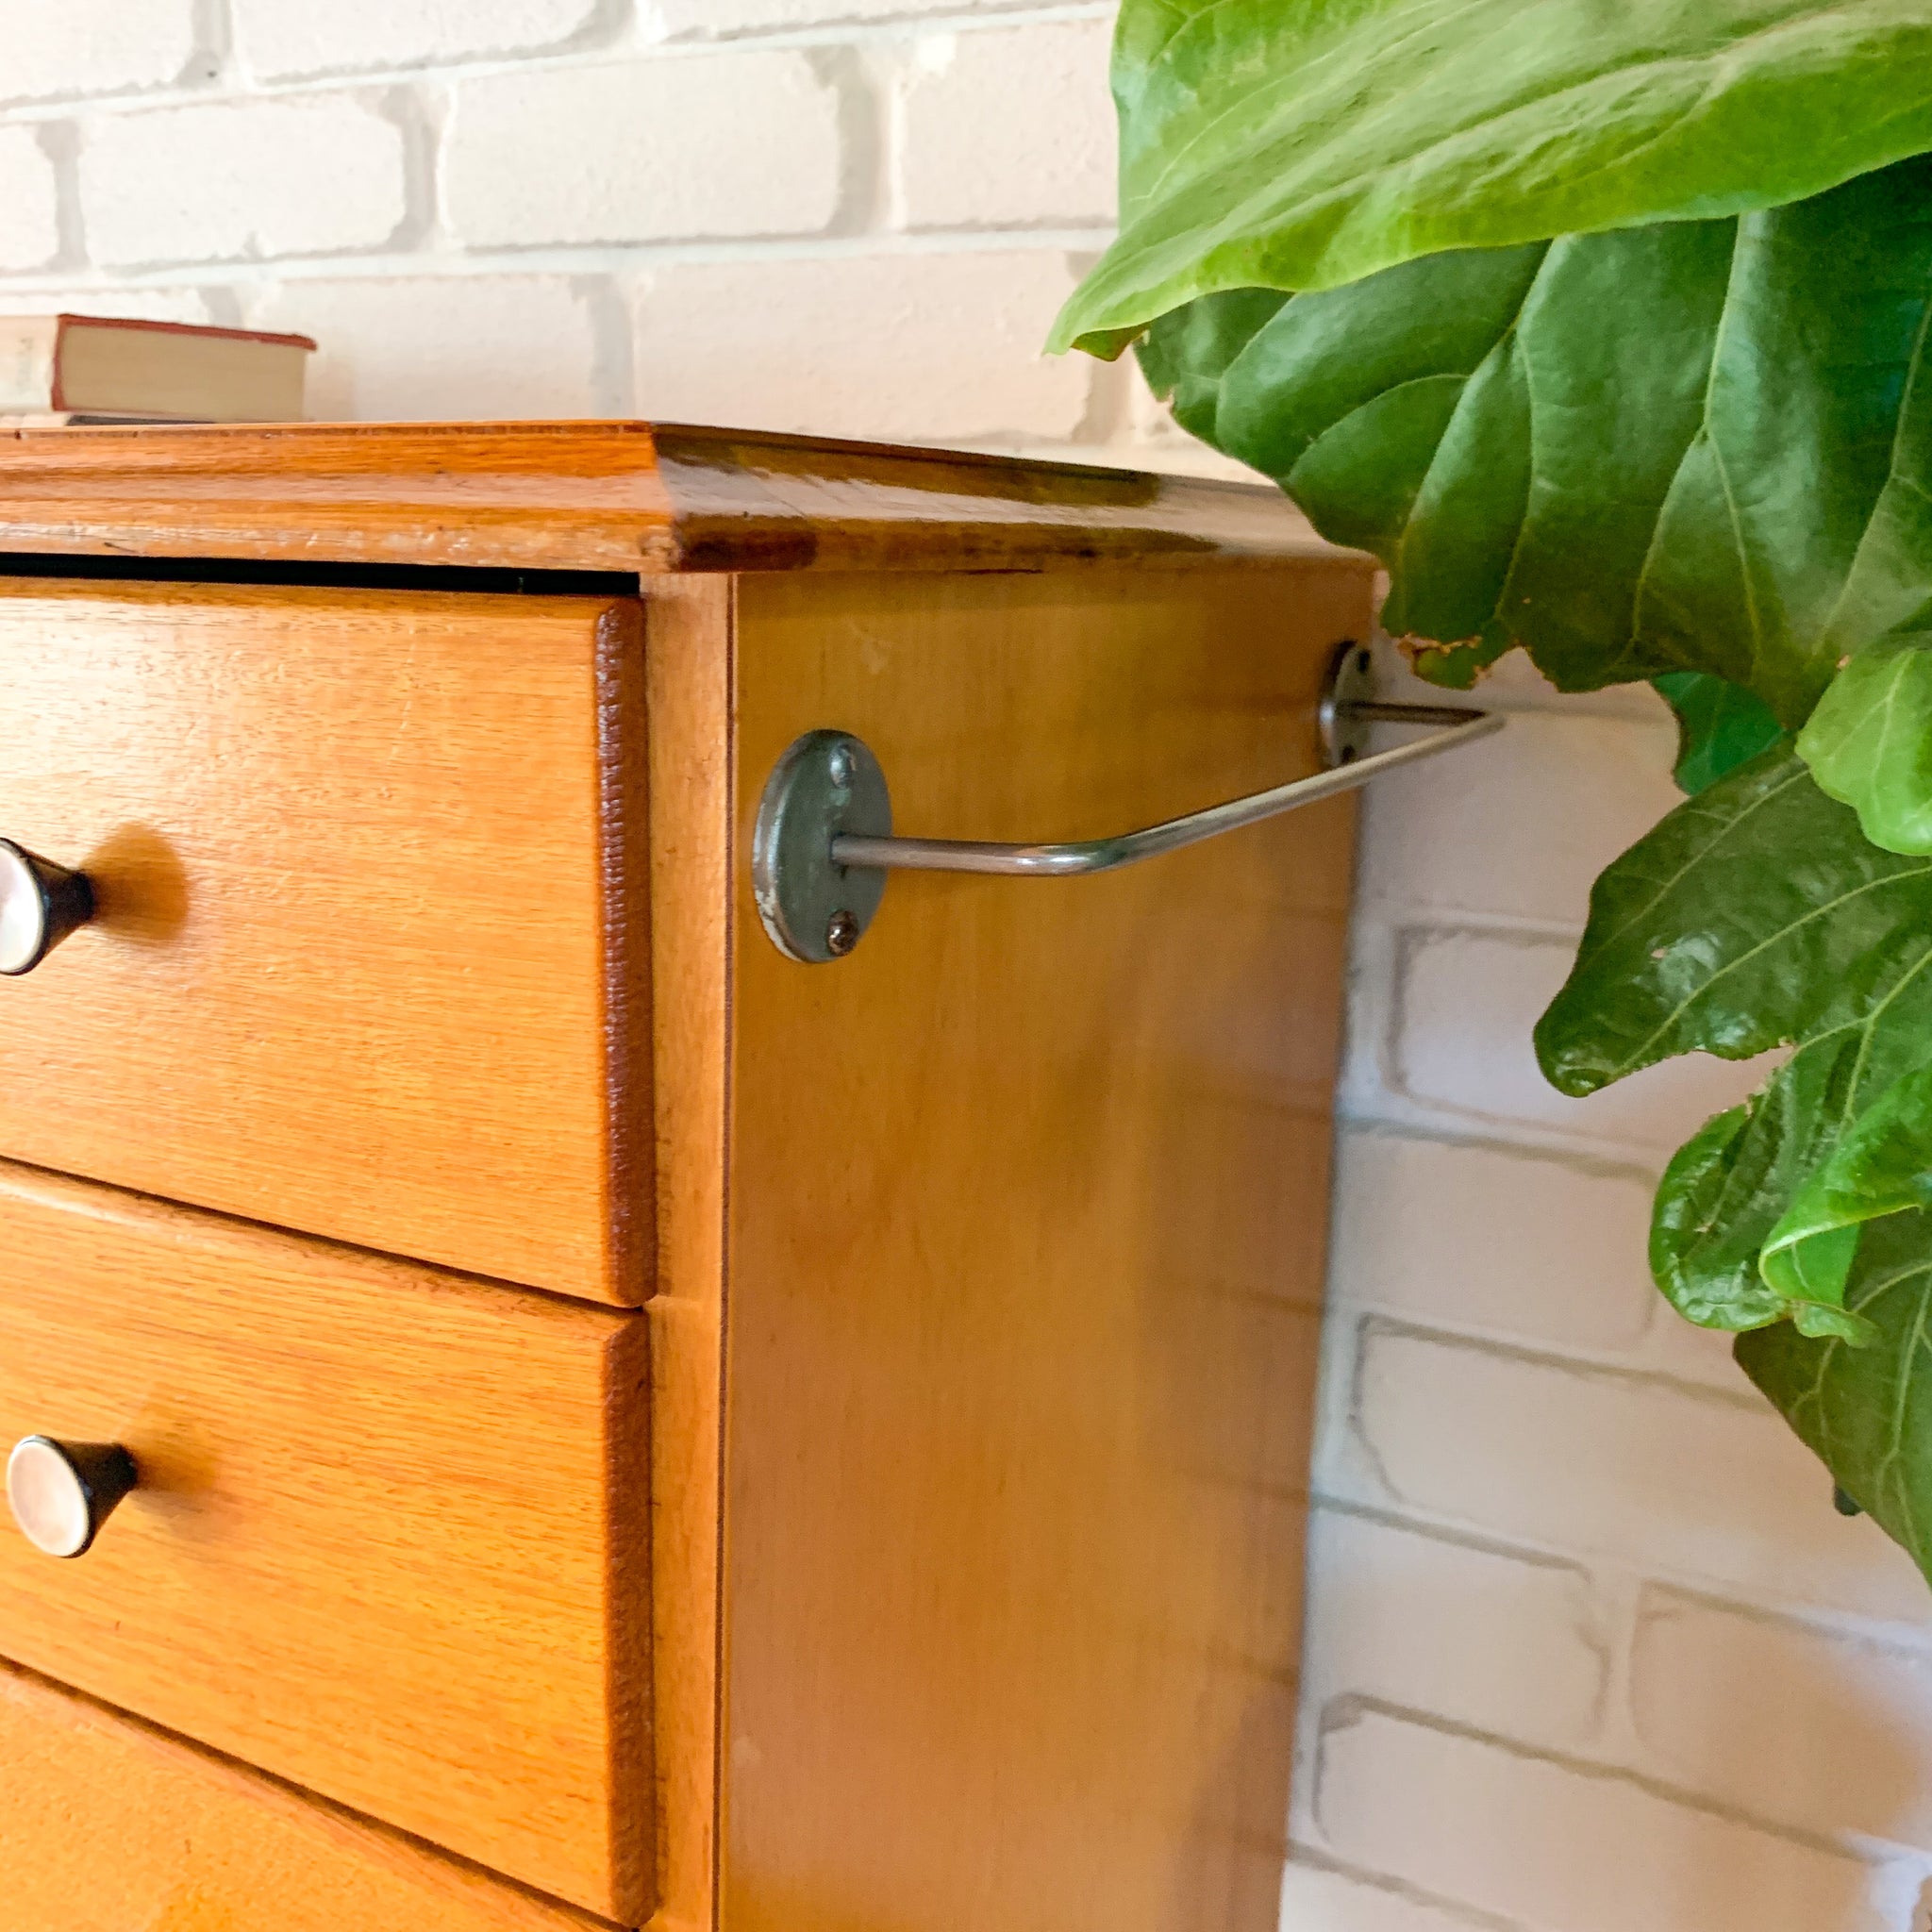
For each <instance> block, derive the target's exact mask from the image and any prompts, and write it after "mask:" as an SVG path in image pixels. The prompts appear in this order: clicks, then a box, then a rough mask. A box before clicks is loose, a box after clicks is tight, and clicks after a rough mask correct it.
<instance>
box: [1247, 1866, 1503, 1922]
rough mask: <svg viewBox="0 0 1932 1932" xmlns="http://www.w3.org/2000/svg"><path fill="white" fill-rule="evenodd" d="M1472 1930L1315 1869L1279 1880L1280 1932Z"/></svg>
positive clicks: (1457, 1918)
mask: <svg viewBox="0 0 1932 1932" xmlns="http://www.w3.org/2000/svg"><path fill="white" fill-rule="evenodd" d="M1476 1924H1477V1922H1476V1921H1475V1920H1473V1919H1467V1918H1465V1917H1463V1915H1462V1914H1461V1913H1460V1912H1449V1911H1443V1910H1441V1909H1439V1908H1438V1907H1434V1906H1425V1905H1419V1904H1417V1903H1416V1902H1415V1901H1414V1900H1412V1899H1407V1898H1405V1897H1403V1895H1402V1894H1401V1893H1400V1892H1395V1891H1384V1890H1381V1889H1380V1888H1379V1887H1377V1886H1373V1885H1366V1884H1364V1883H1362V1881H1361V1880H1359V1879H1356V1878H1347V1877H1344V1876H1343V1875H1342V1874H1341V1873H1339V1872H1324V1871H1323V1870H1322V1869H1321V1868H1320V1867H1319V1866H1315V1865H1291V1866H1289V1868H1288V1869H1287V1871H1285V1872H1284V1873H1283V1874H1281V1932H1472V1928H1474V1926H1475V1925H1476Z"/></svg>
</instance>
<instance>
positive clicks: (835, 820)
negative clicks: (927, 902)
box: [751, 731, 892, 966]
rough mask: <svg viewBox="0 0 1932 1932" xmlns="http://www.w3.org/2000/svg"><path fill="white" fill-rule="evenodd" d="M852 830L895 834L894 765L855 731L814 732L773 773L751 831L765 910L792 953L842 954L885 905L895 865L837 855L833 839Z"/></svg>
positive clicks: (820, 959)
mask: <svg viewBox="0 0 1932 1932" xmlns="http://www.w3.org/2000/svg"><path fill="white" fill-rule="evenodd" d="M846 832H849V833H852V834H854V835H856V836H858V837H860V838H867V839H890V838H891V835H892V798H891V792H890V791H888V790H887V789H886V774H884V773H883V772H882V771H881V770H880V769H879V761H878V760H877V759H876V758H874V757H873V755H872V753H871V752H870V751H869V750H867V749H866V746H865V743H864V741H862V740H860V739H857V738H854V737H853V736H852V734H851V733H850V732H849V731H808V732H807V733H806V734H805V736H804V737H803V738H798V739H794V740H793V741H791V744H790V745H789V746H788V747H787V748H786V752H785V756H784V757H783V758H780V759H779V760H778V762H777V764H776V765H775V766H774V767H773V770H772V775H771V776H770V777H769V778H767V779H766V780H765V791H764V796H763V797H762V798H761V799H759V801H758V822H757V824H755V825H754V826H753V828H752V836H751V883H752V891H753V894H754V895H755V897H756V898H757V900H758V917H759V919H760V920H762V921H763V922H764V927H765V930H766V932H768V933H769V934H770V935H771V936H772V943H773V944H774V946H776V947H777V948H778V950H779V951H780V952H781V953H783V954H785V955H786V956H787V958H792V959H802V960H803V961H805V962H806V964H808V965H811V966H823V965H825V964H826V963H828V962H829V961H831V960H833V959H842V958H844V957H845V955H846V954H847V953H849V952H850V951H851V950H852V949H853V947H854V946H856V945H857V944H858V941H860V940H861V939H862V938H864V936H865V929H866V927H867V926H869V925H870V924H872V921H873V914H874V913H875V912H876V911H877V910H878V909H879V900H880V898H881V897H882V896H883V895H884V892H885V890H886V874H884V873H883V872H882V871H879V870H876V869H875V868H872V867H858V866H844V865H840V864H837V863H836V862H835V861H834V859H833V858H832V841H833V840H834V839H836V838H838V837H839V836H840V835H841V833H846Z"/></svg>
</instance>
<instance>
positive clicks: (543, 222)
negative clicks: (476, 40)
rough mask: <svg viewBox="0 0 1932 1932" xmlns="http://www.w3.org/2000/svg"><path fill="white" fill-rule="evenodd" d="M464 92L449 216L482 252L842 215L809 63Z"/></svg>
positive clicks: (741, 64) (615, 72)
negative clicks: (485, 248) (495, 249)
mask: <svg viewBox="0 0 1932 1932" xmlns="http://www.w3.org/2000/svg"><path fill="white" fill-rule="evenodd" d="M455 95H456V99H455V108H454V117H453V120H452V122H451V125H450V131H449V135H448V141H447V173H448V190H447V198H448V207H449V219H450V225H451V226H452V227H453V229H454V230H455V231H456V233H457V235H458V237H459V238H460V239H461V240H462V241H463V242H466V243H468V244H469V245H470V246H472V247H542V246H547V245H553V244H557V243H565V242H569V243H580V242H660V241H674V240H678V239H682V238H688V237H693V236H705V237H733V236H745V235H808V234H813V233H816V232H818V231H820V230H822V229H824V228H825V227H826V226H828V225H830V223H831V222H832V220H833V218H834V216H836V215H837V213H838V211H839V192H840V139H839V101H838V96H837V95H836V93H835V92H833V91H832V89H830V88H829V87H827V86H826V85H825V84H824V82H823V81H821V80H820V78H819V76H818V75H816V74H815V73H814V72H813V70H812V67H811V64H810V62H809V61H808V59H807V58H806V57H805V56H804V55H803V54H800V53H771V54H766V53H747V54H729V55H711V56H703V57H695V58H658V59H655V60H632V61H625V62H623V63H620V64H616V65H612V66H608V67H573V68H550V69H543V68H538V69H532V70H530V71H528V72H525V73H511V74H501V75H489V76H487V77H485V78H481V79H476V80H470V81H464V82H460V83H459V84H458V86H457V88H456V90H455ZM758 321H759V323H760V324H761V325H762V326H763V327H765V328H767V329H770V330H773V332H774V333H778V332H783V331H784V330H786V329H789V327H790V322H789V319H785V318H780V317H776V316H773V315H769V314H767V315H763V316H760V317H759V318H758Z"/></svg>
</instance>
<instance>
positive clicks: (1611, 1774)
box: [1315, 1692, 1932, 1868]
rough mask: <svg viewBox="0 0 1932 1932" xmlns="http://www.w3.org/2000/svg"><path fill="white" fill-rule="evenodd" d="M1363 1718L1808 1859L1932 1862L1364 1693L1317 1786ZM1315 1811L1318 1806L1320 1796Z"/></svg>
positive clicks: (1323, 1727)
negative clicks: (1623, 1788) (1670, 1810)
mask: <svg viewBox="0 0 1932 1932" xmlns="http://www.w3.org/2000/svg"><path fill="white" fill-rule="evenodd" d="M1331 1714H1333V1715H1331ZM1360 1716H1375V1717H1386V1718H1390V1719H1391V1720H1393V1721H1394V1722H1395V1723H1397V1724H1410V1725H1412V1726H1414V1727H1415V1728H1416V1729H1418V1730H1425V1731H1433V1732H1434V1733H1436V1734H1437V1735H1438V1736H1439V1737H1446V1738H1459V1739H1461V1740H1464V1741H1465V1742H1467V1743H1472V1744H1480V1745H1483V1746H1485V1747H1486V1748H1488V1749H1490V1750H1493V1751H1501V1752H1503V1753H1505V1754H1506V1755H1507V1756H1508V1757H1515V1758H1518V1759H1520V1760H1523V1761H1524V1762H1527V1763H1532V1764H1543V1765H1548V1766H1549V1767H1551V1768H1552V1769H1553V1770H1557V1771H1561V1772H1565V1773H1567V1774H1569V1775H1571V1776H1572V1777H1577V1778H1586V1779H1589V1780H1591V1782H1594V1783H1617V1784H1624V1785H1631V1786H1634V1787H1635V1788H1636V1789H1637V1790H1641V1791H1642V1792H1643V1793H1644V1794H1645V1795H1646V1796H1648V1797H1652V1798H1656V1799H1657V1800H1658V1801H1659V1802H1661V1803H1663V1804H1667V1805H1673V1806H1675V1807H1677V1808H1678V1809H1679V1810H1683V1811H1693V1812H1697V1813H1700V1814H1701V1815H1703V1816H1704V1817H1707V1818H1714V1819H1716V1820H1718V1821H1719V1823H1721V1824H1732V1825H1737V1826H1740V1827H1741V1828H1742V1829H1743V1830H1746V1831H1754V1832H1757V1833H1758V1834H1760V1835H1761V1836H1763V1837H1765V1838H1775V1839H1779V1840H1783V1841H1784V1842H1785V1843H1787V1844H1793V1845H1798V1846H1801V1847H1802V1848H1803V1849H1805V1850H1807V1851H1812V1852H1821V1853H1823V1854H1824V1855H1825V1856H1826V1857H1840V1858H1850V1859H1852V1860H1854V1861H1855V1862H1857V1863H1858V1864H1860V1865H1866V1866H1870V1867H1874V1868H1877V1867H1880V1866H1887V1865H1895V1864H1899V1863H1906V1864H1909V1865H1913V1866H1923V1865H1924V1864H1925V1862H1926V1861H1927V1859H1928V1857H1932V1854H1928V1853H1927V1852H1926V1851H1924V1849H1922V1848H1921V1847H1919V1846H1916V1845H1907V1844H1900V1843H1898V1842H1897V1841H1896V1840H1890V1839H1874V1838H1872V1837H1870V1836H1868V1835H1867V1834H1865V1833H1863V1832H1852V1831H1845V1832H1812V1831H1807V1830H1806V1829H1805V1828H1804V1827H1803V1826H1801V1825H1791V1824H1779V1823H1777V1822H1776V1821H1775V1820H1773V1819H1769V1818H1766V1817H1764V1816H1763V1815H1762V1814H1760V1813H1757V1812H1754V1811H1751V1810H1749V1809H1747V1808H1745V1807H1740V1806H1736V1805H1732V1804H1729V1803H1726V1802H1725V1801H1724V1800H1723V1799H1721V1798H1714V1797H1711V1796H1710V1795H1708V1794H1707V1793H1706V1792H1702V1791H1697V1790H1691V1788H1690V1787H1689V1786H1685V1785H1679V1784H1676V1783H1674V1782H1673V1781H1672V1780H1671V1779H1669V1778H1665V1777H1658V1776H1657V1775H1656V1774H1652V1773H1649V1772H1644V1771H1640V1770H1637V1769H1634V1768H1633V1767H1631V1766H1629V1765H1623V1764H1607V1763H1599V1762H1597V1761H1596V1760H1595V1759H1593V1758H1588V1757H1575V1756H1574V1755H1573V1754H1572V1753H1570V1752H1567V1751H1555V1750H1551V1749H1550V1748H1548V1747H1547V1746H1545V1745H1541V1744H1531V1743H1527V1742H1525V1741H1524V1740H1522V1739H1520V1738H1507V1737H1503V1736H1501V1735H1499V1734H1498V1733H1496V1732H1494V1731H1486V1730H1484V1729H1483V1728H1482V1727H1481V1726H1480V1725H1479V1724H1464V1723H1461V1722H1460V1721H1458V1720H1457V1719H1455V1718H1450V1717H1444V1716H1442V1715H1441V1713H1440V1712H1436V1711H1424V1710H1414V1709H1411V1708H1409V1707H1407V1706H1404V1705H1400V1704H1393V1703H1391V1702H1390V1701H1389V1700H1388V1699H1386V1698H1381V1697H1372V1696H1365V1695H1362V1694H1359V1693H1347V1692H1345V1693H1343V1694H1341V1695H1340V1696H1337V1697H1335V1698H1332V1699H1331V1700H1330V1701H1329V1704H1328V1707H1326V1708H1325V1709H1324V1711H1323V1712H1322V1715H1321V1719H1320V1721H1319V1724H1318V1726H1317V1736H1316V1740H1315V1757H1316V1765H1317V1771H1316V1777H1317V1783H1318V1785H1319V1781H1320V1757H1321V1752H1322V1750H1323V1748H1324V1746H1325V1745H1326V1743H1327V1740H1328V1739H1329V1737H1330V1736H1332V1735H1333V1734H1334V1733H1335V1732H1337V1731H1341V1730H1344V1729H1346V1728H1347V1727H1348V1725H1349V1724H1351V1723H1352V1722H1354V1721H1355V1720H1356V1719H1357V1717H1360ZM1317 1803H1318V1804H1319V1796H1318V1798H1317Z"/></svg>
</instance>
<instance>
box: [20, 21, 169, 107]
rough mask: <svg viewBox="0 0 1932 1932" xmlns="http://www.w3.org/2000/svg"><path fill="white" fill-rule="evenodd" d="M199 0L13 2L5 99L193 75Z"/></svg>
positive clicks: (154, 83) (101, 90)
mask: <svg viewBox="0 0 1932 1932" xmlns="http://www.w3.org/2000/svg"><path fill="white" fill-rule="evenodd" d="M194 15H195V7H194V0H10V4H9V5H8V8H7V28H6V51H5V56H4V58H0V101H31V100H53V99H58V98H59V97H60V96H63V95H77V94H111V93H122V92H126V91H127V90H129V89H132V88H149V87H168V86H171V85H173V84H174V83H175V82H177V81H180V80H183V79H187V78H190V77H192V76H191V75H190V71H189V70H190V68H191V65H192V63H193V62H194V59H195V31H194Z"/></svg>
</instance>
